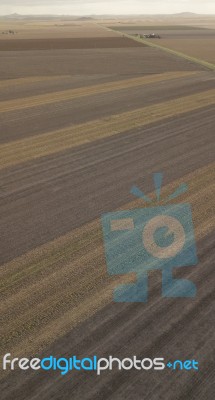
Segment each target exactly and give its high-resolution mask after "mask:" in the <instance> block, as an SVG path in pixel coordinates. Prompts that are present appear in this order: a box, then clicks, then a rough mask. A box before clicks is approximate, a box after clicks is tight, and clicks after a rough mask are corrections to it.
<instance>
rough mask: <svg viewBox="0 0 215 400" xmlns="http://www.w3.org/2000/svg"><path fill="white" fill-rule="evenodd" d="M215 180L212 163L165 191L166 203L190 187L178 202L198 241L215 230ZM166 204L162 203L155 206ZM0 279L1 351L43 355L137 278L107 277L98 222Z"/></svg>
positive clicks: (20, 261) (137, 203)
mask: <svg viewBox="0 0 215 400" xmlns="http://www.w3.org/2000/svg"><path fill="white" fill-rule="evenodd" d="M214 178H215V164H211V165H209V166H207V167H204V168H201V169H199V170H197V171H195V172H194V173H190V174H188V175H186V176H184V177H183V178H181V179H179V180H176V181H174V182H173V183H171V184H169V185H167V186H165V187H163V190H162V199H166V197H167V196H168V195H169V194H171V193H172V192H173V191H174V190H175V189H176V188H177V187H178V185H179V184H180V183H182V182H186V183H187V184H188V186H189V192H188V193H185V194H183V196H181V197H180V198H179V199H178V200H177V201H176V202H180V203H181V202H189V203H190V204H191V206H192V210H193V221H194V227H195V235H196V239H197V240H198V239H201V238H203V237H204V236H206V235H207V234H209V233H210V232H212V230H213V229H214V227H215V213H214V211H215V210H214V208H215V207H214V196H215V184H214V180H215V179H214ZM150 196H152V198H154V194H153V195H152V194H151V195H150ZM173 203H175V202H173ZM161 204H163V203H162V200H161V202H160V203H156V202H155V201H154V202H153V204H152V205H153V206H156V205H161ZM137 207H144V204H143V202H142V201H141V200H134V201H133V202H131V203H128V204H125V205H124V206H123V207H121V209H132V208H137ZM196 268H198V266H196V267H194V269H196ZM0 277H1V294H2V301H1V304H0V311H1V315H2V326H1V327H2V331H3V332H4V336H3V337H2V340H1V345H2V350H1V352H5V351H8V349H9V350H10V352H12V353H14V354H16V356H18V355H19V354H20V353H21V352H22V351H23V348H25V352H26V355H27V354H28V353H30V354H32V353H38V352H39V351H40V350H42V349H44V348H45V347H46V346H48V345H50V344H51V343H52V342H53V341H54V340H56V339H58V338H60V337H61V336H63V335H64V334H65V333H67V332H69V331H71V329H72V328H73V327H75V326H76V325H77V324H79V323H81V322H82V321H84V320H85V319H86V318H88V317H90V316H92V315H93V314H94V313H95V312H97V311H98V310H100V309H101V308H102V307H104V306H105V305H107V304H109V303H110V302H111V301H112V293H113V292H112V291H113V288H114V287H115V286H117V285H118V284H119V283H122V282H124V283H126V282H129V281H133V280H134V279H135V277H134V276H132V275H130V276H129V275H128V276H122V277H110V276H109V275H108V272H107V267H106V262H105V256H104V246H103V240H102V231H101V224H100V221H99V220H95V221H93V222H91V223H89V224H86V225H84V226H83V227H81V228H78V229H76V230H74V231H72V232H70V233H68V234H66V235H65V236H62V237H60V238H58V239H56V240H54V241H52V242H50V243H47V244H45V245H43V246H41V247H39V248H37V249H34V250H32V251H31V252H29V253H27V254H26V255H24V256H22V257H19V258H17V259H14V260H13V261H12V262H9V263H7V264H5V265H4V266H3V267H2V270H1V272H0Z"/></svg>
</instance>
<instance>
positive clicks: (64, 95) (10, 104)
mask: <svg viewBox="0 0 215 400" xmlns="http://www.w3.org/2000/svg"><path fill="white" fill-rule="evenodd" d="M196 74H197V73H196V72H186V71H183V72H166V73H163V74H158V75H148V76H144V77H140V78H131V79H125V80H122V81H117V82H107V83H103V84H100V85H93V86H87V87H83V88H76V89H67V90H63V91H58V92H54V93H48V94H41V95H36V96H30V97H25V98H22V99H13V100H6V101H1V102H0V112H1V113H5V112H10V111H15V110H23V109H26V108H30V107H37V106H42V105H43V106H44V105H47V104H52V103H58V102H62V101H67V100H74V99H76V98H79V97H85V96H92V95H96V94H101V93H108V92H112V91H116V90H122V89H129V88H133V87H137V86H142V85H148V84H152V83H157V82H162V81H168V80H172V79H177V78H184V77H187V76H193V75H196Z"/></svg>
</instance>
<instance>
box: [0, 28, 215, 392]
mask: <svg viewBox="0 0 215 400" xmlns="http://www.w3.org/2000/svg"><path fill="white" fill-rule="evenodd" d="M110 22H111V21H110ZM112 23H113V21H112ZM125 23H127V21H125ZM156 23H157V21H156ZM44 24H45V28H44V30H43V29H42V27H43V26H44ZM55 24H56V22H55V23H54V25H55ZM60 24H61V26H60V27H56V26H53V23H52V24H51V23H50V22H49V23H47V22H46V23H44V22H41V31H40V29H39V28H38V26H37V27H36V30H35V28H34V23H33V22H31V24H29V23H28V26H26V27H25V28H22V31H20V33H17V35H16V36H15V37H14V38H7V39H2V38H1V39H0V55H1V63H0V79H1V80H0V123H1V135H0V143H1V145H0V170H1V182H0V189H1V192H0V196H1V197H0V207H1V221H0V223H1V228H2V232H3V233H2V237H1V269H0V275H1V294H2V301H1V314H2V323H1V329H2V338H1V347H2V348H1V354H4V353H6V352H11V353H12V354H13V355H14V356H36V355H38V356H42V355H49V354H54V355H55V356H57V355H59V356H68V357H69V356H71V355H72V354H73V353H76V354H77V355H78V356H80V357H81V356H82V355H83V356H84V355H85V356H90V355H91V354H95V353H96V354H97V355H98V356H101V357H102V356H105V355H109V354H113V355H114V356H116V357H120V358H123V357H129V356H132V355H137V356H139V357H141V356H144V355H147V357H154V356H163V357H167V358H189V357H191V358H197V359H198V360H199V362H200V363H202V365H204V368H202V369H201V370H200V371H199V373H198V376H197V375H194V373H193V372H190V373H189V374H185V373H183V372H179V374H178V375H177V376H176V375H174V376H173V375H172V372H171V371H166V370H165V371H163V374H162V380H160V378H159V376H158V377H157V376H156V375H155V374H153V373H150V372H149V373H147V375H146V374H145V373H140V374H136V375H135V374H134V373H133V372H129V373H125V374H123V373H120V372H119V371H117V370H115V371H112V372H111V373H106V374H104V375H102V376H101V377H100V378H98V377H96V375H95V374H93V373H92V374H91V373H88V374H87V375H86V374H81V373H79V374H78V373H76V374H75V373H74V374H73V376H72V378H71V375H69V374H68V375H67V376H65V377H64V378H63V379H62V377H60V375H59V374H57V373H53V374H44V373H43V374H42V373H41V372H36V373H33V372H27V373H26V372H25V373H23V372H20V371H18V370H16V371H15V372H13V373H10V374H8V373H7V372H5V374H4V375H3V377H2V380H1V387H2V388H1V392H2V394H3V398H4V400H10V399H12V398H15V399H16V400H19V399H20V400H25V399H26V400H27V399H28V400H31V399H32V400H33V399H34V400H35V399H40V400H42V399H44V400H48V399H50V398H52V399H65V400H66V399H71V398H72V399H77V400H80V399H93V400H94V399H98V400H104V399H109V398H111V399H116V400H119V399H126V398H128V399H130V398H132V397H133V393H134V392H135V398H136V399H141V400H142V399H143V393H144V394H146V395H147V397H149V398H150V399H151V400H158V399H162V398H164V397H165V399H167V400H173V399H174V400H175V397H174V396H175V387H176V386H177V393H178V400H179V399H180V400H182V399H186V398H189V399H196V398H198V399H203V398H204V399H205V398H208V399H210V398H212V397H211V395H212V393H213V391H212V383H213V379H212V359H211V348H212V332H213V329H212V323H211V322H212V320H213V318H214V315H213V313H212V310H213V309H212V296H213V285H212V282H213V278H214V268H213V260H214V236H213V229H214V222H215V221H214V195H215V187H214V170H215V169H214V166H215V164H214V150H215V148H214V147H215V146H214V128H215V119H214V103H215V80H214V73H213V72H212V71H210V70H208V69H207V68H204V67H202V66H200V65H197V64H195V63H192V62H188V61H187V60H184V59H181V58H179V57H176V56H173V55H170V54H167V53H165V52H163V51H162V50H158V49H154V48H150V47H148V46H146V45H144V44H143V45H142V44H140V43H137V42H135V41H132V40H130V39H127V38H124V37H121V36H119V35H118V33H114V32H113V31H109V30H107V29H106V28H105V27H104V26H103V25H104V24H103V22H102V23H101V22H100V23H99V24H95V23H89V22H88V23H84V22H83V21H82V22H80V24H81V28H80V26H78V25H75V24H77V22H76V23H72V22H70V25H69V26H68V21H60ZM102 24H103V25H102ZM154 24H155V23H154ZM110 25H111V24H109V26H110ZM70 28H71V31H70ZM14 29H15V30H17V32H19V29H21V28H19V24H18V23H17V25H16V26H15V27H14ZM25 29H26V32H24V31H25ZM58 29H60V30H61V34H60V35H59V36H58V38H59V39H58V41H53V48H52V49H49V47H48V48H47V46H48V45H47V43H51V41H50V38H51V37H53V36H51V35H53V32H55V34H57V33H56V30H58ZM63 29H65V35H64V37H63V34H62V30H63ZM194 30H195V29H193V30H192V33H193V31H194ZM179 31H180V29H179ZM190 31H191V29H190ZM195 31H196V30H195ZM29 32H31V35H30V39H31V40H34V43H36V47H33V48H32V47H31V45H30V43H33V42H30V39H29ZM39 32H40V33H39ZM18 35H20V38H18ZM26 36H27V37H26ZM41 36H42V37H41ZM68 37H69V40H70V47H69V48H68V47H67V45H66V43H67V40H66V38H68ZM84 37H86V38H88V39H86V40H84V41H83V38H84ZM95 37H96V39H94V38H95ZM64 39H65V40H64ZM205 40H206V41H208V40H209V39H207V38H205ZM1 41H2V43H1ZM6 41H8V42H9V44H8V48H7V49H5V47H4V46H5V42H6ZM17 41H19V45H20V42H22V47H21V48H19V47H17ZM26 41H27V42H26ZM41 41H45V43H46V46H45V47H43V50H41V48H40V46H41ZM3 42H4V43H3ZM24 43H27V45H25V46H26V47H25V46H24ZM43 43H44V42H43ZM57 43H58V44H59V43H61V47H60V48H59V46H58V45H57ZM71 43H73V46H72V45H71ZM107 43H108V46H107ZM159 43H160V42H159ZM206 43H207V42H206ZM98 44H99V45H98ZM1 46H3V48H2V47H1ZM23 46H24V47H25V48H24V47H23ZM78 46H79V47H78ZM94 46H95V48H94ZM8 49H10V51H7V50H8ZM24 50H25V51H24ZM159 171H160V172H164V174H165V182H164V187H163V190H162V199H164V198H166V196H167V195H168V194H170V193H171V192H172V191H173V190H174V189H175V188H176V187H177V186H178V185H179V184H180V183H181V182H186V183H188V185H189V192H188V193H187V194H184V195H183V196H182V198H180V201H182V202H190V203H191V205H192V209H193V221H194V227H195V234H196V240H197V247H198V257H199V264H198V266H197V267H184V269H182V270H181V271H180V272H179V271H177V270H176V271H175V272H174V273H175V276H178V277H187V278H190V279H192V281H193V282H194V283H195V284H196V286H197V289H198V295H197V297H196V298H195V299H192V300H191V299H177V300H175V299H162V298H161V276H160V274H159V272H154V273H151V274H150V276H149V288H150V290H149V301H148V303H146V304H135V303H134V304H120V303H118V304H117V303H113V301H112V294H113V289H114V287H115V286H117V285H118V284H119V283H125V282H130V281H132V280H134V277H133V276H116V277H110V276H109V275H108V273H107V268H106V263H105V257H104V246H103V240H102V232H101V223H100V217H101V214H103V213H105V212H108V211H114V210H117V209H131V208H134V207H143V203H142V202H141V201H139V200H134V199H133V198H132V195H131V194H129V192H130V188H131V186H132V185H134V184H135V185H137V186H138V187H140V188H142V189H144V191H145V192H146V193H147V194H150V195H151V196H152V199H153V201H154V205H156V204H157V203H156V201H155V198H154V193H153V185H152V174H153V173H154V172H159ZM205 360H207V363H206V361H205ZM170 374H171V379H170ZM206 377H207V380H206Z"/></svg>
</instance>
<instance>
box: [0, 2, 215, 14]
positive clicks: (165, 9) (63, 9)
mask: <svg viewBox="0 0 215 400" xmlns="http://www.w3.org/2000/svg"><path fill="white" fill-rule="evenodd" d="M184 11H190V12H195V13H204V14H215V0H163V1H162V0H0V15H5V14H10V13H19V14H70V15H85V14H87V15H89V14H138V13H141V14H167V13H168V14H171V13H177V12H184Z"/></svg>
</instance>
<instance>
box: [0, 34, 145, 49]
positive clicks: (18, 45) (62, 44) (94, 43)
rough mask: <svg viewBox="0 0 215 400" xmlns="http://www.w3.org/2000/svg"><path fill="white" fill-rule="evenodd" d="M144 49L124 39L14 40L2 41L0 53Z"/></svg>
mask: <svg viewBox="0 0 215 400" xmlns="http://www.w3.org/2000/svg"><path fill="white" fill-rule="evenodd" d="M141 46H142V47H144V46H145V44H144V43H138V42H135V41H134V40H131V39H128V38H123V37H113V38H112V37H103V38H71V39H68V38H63V39H58V38H56V39H14V40H10V41H8V40H0V51H26V50H58V49H63V50H64V49H107V48H109V49H111V48H112V49H115V48H119V49H121V48H124V47H141Z"/></svg>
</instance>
